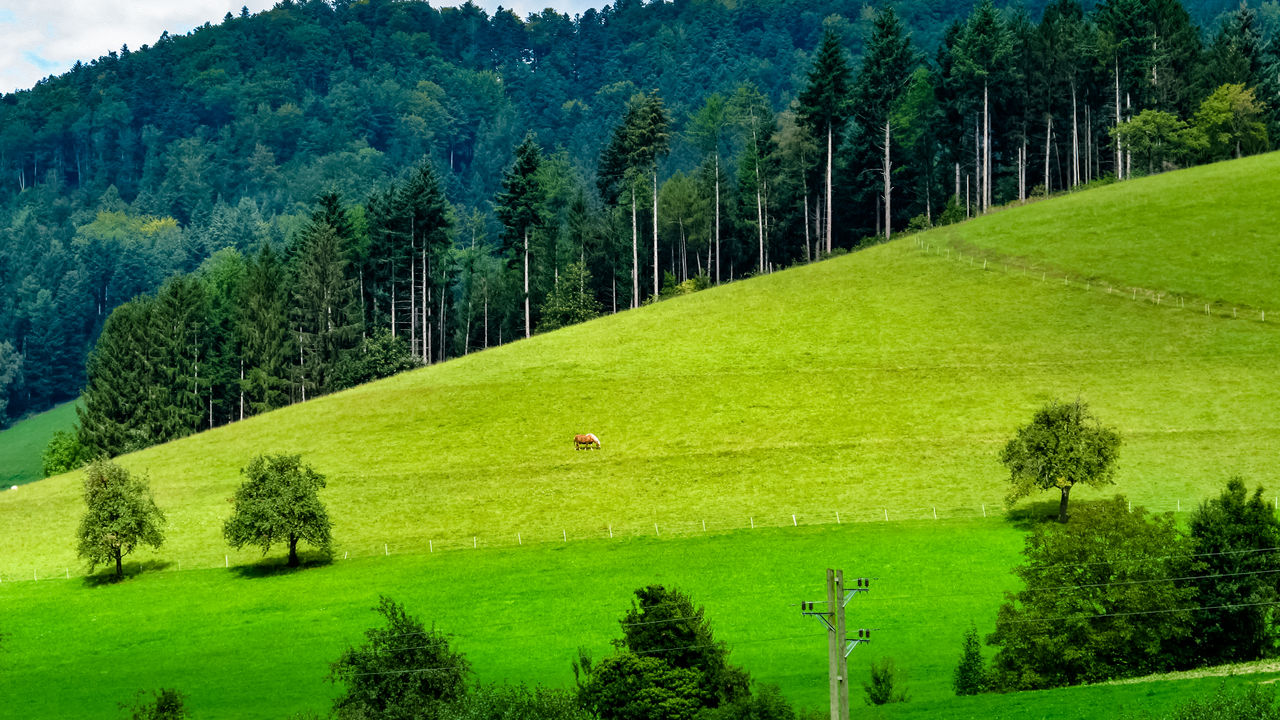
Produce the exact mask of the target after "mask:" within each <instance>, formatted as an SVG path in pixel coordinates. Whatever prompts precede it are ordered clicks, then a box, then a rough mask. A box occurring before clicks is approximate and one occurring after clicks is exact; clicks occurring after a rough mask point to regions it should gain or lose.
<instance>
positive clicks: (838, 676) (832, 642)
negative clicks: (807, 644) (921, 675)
mask: <svg viewBox="0 0 1280 720" xmlns="http://www.w3.org/2000/svg"><path fill="white" fill-rule="evenodd" d="M870 589H871V580H870V579H869V578H858V579H857V580H856V582H855V584H854V587H852V588H849V589H847V590H846V589H845V586H844V571H843V570H832V569H830V568H828V569H827V599H826V601H825V602H826V608H825V609H824V610H815V609H814V606H815V605H820V604H821V603H822V601H803V602H801V603H800V614H801V615H808V616H810V617H816V618H818V619H819V620H821V621H822V624H823V625H825V626H826V627H827V678H828V682H829V689H830V694H831V720H849V661H848V657H849V653H850V652H852V651H853V649H854V648H855V647H857V646H858V645H860V644H862V643H866V642H871V630H868V629H866V628H859V629H858V633H857V637H856V638H855V639H854V640H852V641H850V640H849V639H848V637H847V628H846V625H845V615H844V606H845V605H847V604H848V603H849V601H850V600H852V599H853V596H855V595H857V594H859V593H864V592H867V591H868V590H870Z"/></svg>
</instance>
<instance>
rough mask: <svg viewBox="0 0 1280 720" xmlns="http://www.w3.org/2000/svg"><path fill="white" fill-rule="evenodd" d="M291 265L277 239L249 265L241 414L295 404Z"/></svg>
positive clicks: (239, 326)
mask: <svg viewBox="0 0 1280 720" xmlns="http://www.w3.org/2000/svg"><path fill="white" fill-rule="evenodd" d="M288 303H289V296H288V290H287V288H286V285H285V269H284V266H283V264H282V263H281V261H280V258H279V256H278V255H276V253H275V251H274V250H272V249H271V243H269V242H267V243H263V244H262V247H261V248H260V249H259V250H258V254H257V256H256V257H254V258H253V259H252V260H251V261H250V262H249V264H248V266H247V267H246V268H245V278H244V284H243V285H242V286H241V290H240V302H239V305H240V315H239V318H238V320H237V323H236V337H237V340H238V343H239V346H240V348H241V357H240V370H241V372H240V386H241V398H240V406H239V407H238V408H237V412H238V414H239V415H240V416H247V415H250V414H257V413H264V412H267V411H269V410H274V409H276V408H278V407H284V406H285V405H287V404H289V375H288V367H289V362H290V358H291V357H292V348H293V340H292V337H293V336H292V334H291V333H290V332H289V315H288Z"/></svg>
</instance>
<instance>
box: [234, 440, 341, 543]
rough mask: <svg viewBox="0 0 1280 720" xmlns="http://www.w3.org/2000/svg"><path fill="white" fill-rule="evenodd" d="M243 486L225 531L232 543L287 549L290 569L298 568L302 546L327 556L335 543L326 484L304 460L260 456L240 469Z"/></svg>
mask: <svg viewBox="0 0 1280 720" xmlns="http://www.w3.org/2000/svg"><path fill="white" fill-rule="evenodd" d="M240 474H241V475H243V476H244V478H245V479H244V482H243V483H242V484H241V485H240V487H239V488H238V489H237V490H236V494H235V498H234V506H233V509H232V512H231V517H230V518H228V519H227V521H226V523H225V524H224V525H223V527H222V534H223V535H224V536H225V537H226V539H227V542H228V543H229V544H230V545H231V546H232V547H234V548H236V549H239V548H241V547H244V546H245V545H254V546H257V547H261V548H262V554H263V555H266V554H267V552H269V551H270V550H271V546H272V545H274V544H276V543H284V544H285V545H286V546H287V547H288V548H289V566H290V567H296V566H297V565H298V564H299V562H300V561H299V557H298V543H299V542H306V543H308V544H310V545H311V546H312V547H314V548H316V549H317V550H319V551H320V552H322V553H324V554H326V555H327V554H328V553H329V548H330V545H331V544H332V542H333V536H332V525H331V523H330V522H329V513H328V511H327V510H325V507H324V503H322V502H320V494H319V493H320V490H321V489H322V488H324V485H325V479H324V476H323V475H321V474H320V473H317V472H316V471H315V470H313V469H311V467H310V466H308V465H303V464H302V456H301V455H258V456H256V457H254V458H253V459H252V460H250V461H249V464H248V465H247V466H245V467H244V468H243V469H241V471H240Z"/></svg>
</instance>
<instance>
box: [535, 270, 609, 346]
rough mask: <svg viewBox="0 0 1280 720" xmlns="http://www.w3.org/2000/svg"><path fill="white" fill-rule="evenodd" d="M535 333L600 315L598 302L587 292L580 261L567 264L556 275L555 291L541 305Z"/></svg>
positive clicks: (588, 276) (587, 282)
mask: <svg viewBox="0 0 1280 720" xmlns="http://www.w3.org/2000/svg"><path fill="white" fill-rule="evenodd" d="M540 314H541V316H542V317H541V319H539V320H538V332H547V331H549V330H555V329H557V328H562V327H566V326H568V325H575V324H577V323H580V322H586V321H587V320H590V319H591V318H594V317H597V316H598V315H599V314H600V303H599V302H597V301H596V299H595V296H594V295H592V293H591V273H590V272H589V271H588V270H587V266H586V265H585V264H583V263H581V262H575V263H570V265H569V266H568V267H566V268H565V269H564V271H563V272H561V273H560V280H559V282H557V283H556V286H555V289H554V290H552V291H551V293H550V294H549V295H547V300H546V302H544V303H543V304H542V308H541V312H540Z"/></svg>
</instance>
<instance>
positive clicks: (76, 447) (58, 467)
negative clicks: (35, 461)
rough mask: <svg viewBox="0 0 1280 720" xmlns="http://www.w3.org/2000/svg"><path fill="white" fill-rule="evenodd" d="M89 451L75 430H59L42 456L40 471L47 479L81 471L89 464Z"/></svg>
mask: <svg viewBox="0 0 1280 720" xmlns="http://www.w3.org/2000/svg"><path fill="white" fill-rule="evenodd" d="M91 459H92V458H90V457H89V451H88V450H87V449H85V447H84V446H83V445H81V444H80V436H79V434H77V433H76V432H75V431H74V430H72V431H69V432H68V431H66V430H58V431H57V432H55V433H54V434H53V438H52V439H50V440H49V444H48V445H46V446H45V448H44V452H42V453H41V454H40V470H41V472H42V473H43V474H44V476H45V477H51V476H53V475H61V474H62V473H65V472H71V471H72V470H79V469H80V468H82V467H84V466H85V465H88V464H89V461H90V460H91Z"/></svg>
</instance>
